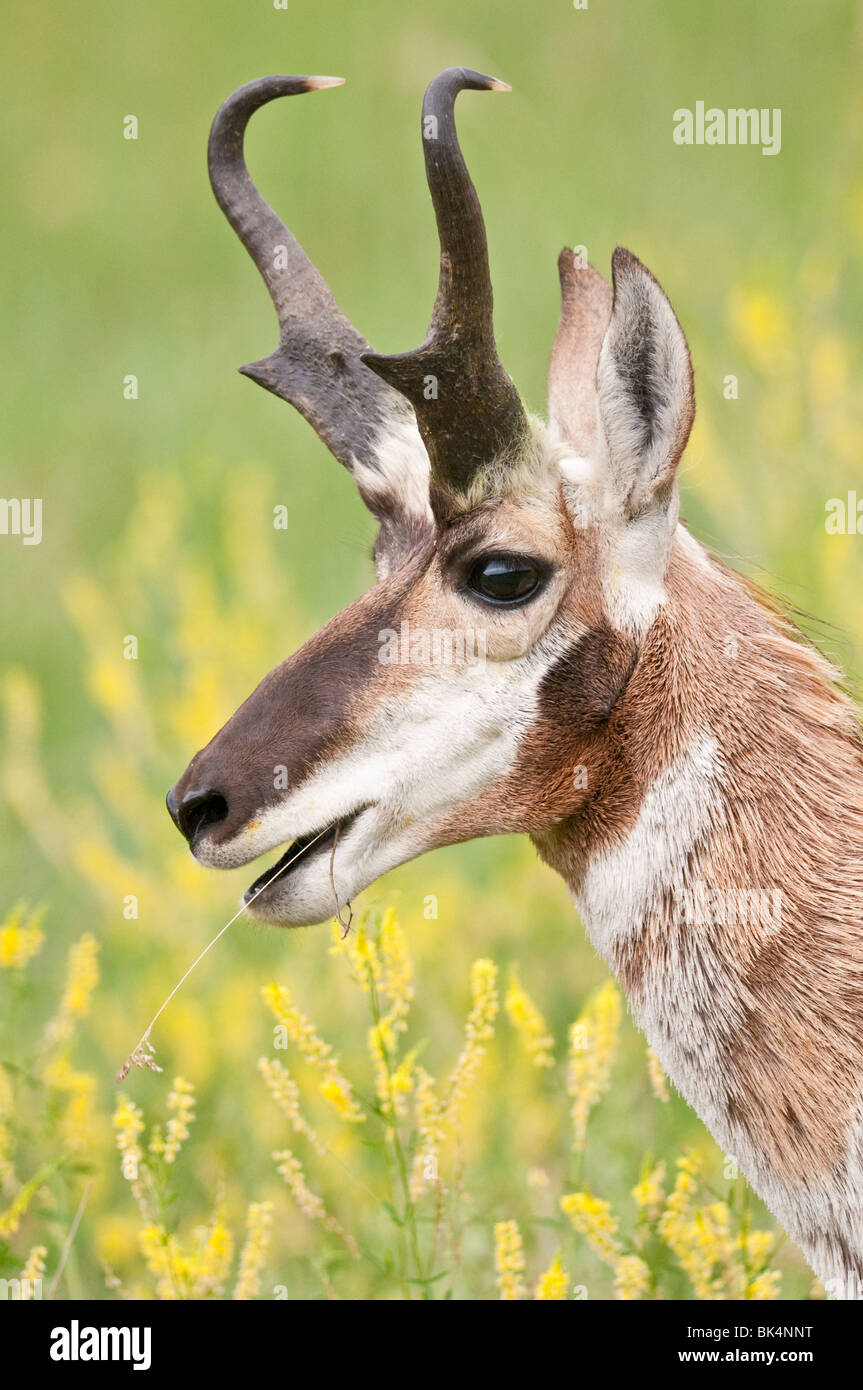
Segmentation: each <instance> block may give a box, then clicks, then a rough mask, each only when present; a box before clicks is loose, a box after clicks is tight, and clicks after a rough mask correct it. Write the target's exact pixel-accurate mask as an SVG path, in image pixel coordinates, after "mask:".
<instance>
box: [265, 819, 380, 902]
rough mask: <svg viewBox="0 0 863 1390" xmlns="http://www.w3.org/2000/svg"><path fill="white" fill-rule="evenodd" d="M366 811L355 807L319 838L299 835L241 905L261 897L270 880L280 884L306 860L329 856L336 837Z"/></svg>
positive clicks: (317, 833)
mask: <svg viewBox="0 0 863 1390" xmlns="http://www.w3.org/2000/svg"><path fill="white" fill-rule="evenodd" d="M366 810H368V806H360V807H358V808H357V810H356V811H353V812H352V813H351V814H350V815H349V816H345V817H343V819H342V820H337V821H333V823H332V825H330V826H328V827H327V828H326V830H325V831H324V832H323V834H321V832H320V831H319V830H318V831H315V832H314V833H313V834H309V835H300V836H299V837H298V838H297V839H296V840H294V841H293V842H292V843H291V844H290V845H288V848H287V849H286V850H285V852H284V854H283V855H282V856H281V858H280V859H277V860H276V862H275V864H271V865H270V867H269V868H268V869H265V870H264V872H263V873H262V874H261V875H260V877H259V878H256V879H255V881H254V883H252V884H250V885H249V887H248V888H247V889H246V891H245V893H244V894H243V902H244V903H249V902H251V900H252V898H255V897H258V895H260V894H263V890H264V889H265V888H266V887H267V886H268V885H269V884H270V883H272V882H273V880H274V879H278V880H279V881H280V882H281V881H282V880H283V879H285V878H288V877H289V876H290V875H291V874H292V873H293V872H294V870H295V869H297V868H299V866H300V865H301V864H307V863H308V862H309V860H310V859H315V858H317V857H318V855H321V854H324V853H329V854H332V852H333V847H334V846H335V843H336V837H337V836H338V838H340V839H341V838H342V837H343V836H344V835H345V833H346V832H347V831H348V830H350V828H351V826H352V825H353V824H354V821H356V820H357V818H358V817H359V816H360V815H362V813H363V811H366ZM289 866H290V867H289Z"/></svg>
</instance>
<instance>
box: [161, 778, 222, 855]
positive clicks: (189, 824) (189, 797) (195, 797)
mask: <svg viewBox="0 0 863 1390" xmlns="http://www.w3.org/2000/svg"><path fill="white" fill-rule="evenodd" d="M168 810H169V811H170V812H171V815H172V816H173V818H174V821H175V822H176V824H177V825H178V826H179V828H180V830H181V831H182V832H183V834H184V835H185V837H186V839H187V840H188V841H189V843H190V844H191V842H192V841H193V840H194V839H195V837H196V836H197V835H199V834H200V833H201V831H202V830H203V829H204V828H205V827H206V826H208V825H217V824H218V822H219V821H222V820H224V819H225V817H226V816H227V814H228V803H227V801H226V800H225V798H224V797H223V796H222V793H221V792H217V791H215V790H214V789H212V788H207V790H206V791H194V792H187V793H186V795H185V796H184V797H183V800H182V801H181V802H180V804H179V806H176V807H175V809H172V808H171V802H170V799H169V801H168Z"/></svg>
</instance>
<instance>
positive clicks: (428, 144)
mask: <svg viewBox="0 0 863 1390" xmlns="http://www.w3.org/2000/svg"><path fill="white" fill-rule="evenodd" d="M465 90H471V91H510V88H509V87H508V86H507V84H506V83H505V82H499V81H498V80H497V79H496V78H494V77H487V76H485V75H484V74H483V73H479V72H474V71H472V70H471V69H470V68H461V67H455V68H447V69H446V70H445V71H444V72H442V73H439V74H438V76H437V77H435V78H434V79H433V81H432V82H431V83H430V84H429V86H428V89H427V91H426V94H425V100H424V101H423V109H422V135H423V149H424V152H425V166H426V177H427V179H428V185H429V191H430V193H431V196H432V202H433V204H434V210H435V217H436V219H437V227H438V235H439V238H440V278H439V282H438V292H437V298H436V300H435V305H434V311H433V313H432V320H431V324H430V326H429V330H428V333H427V335H426V339H425V342H424V343H423V344H422V345H421V346H420V347H418V348H416V349H415V350H414V351H413V352H406V353H400V354H397V355H395V356H382V355H380V354H378V353H374V352H366V353H364V354H363V361H364V362H365V363H366V364H367V365H368V366H369V367H371V368H372V370H373V371H374V372H376V373H377V374H378V376H380V377H383V379H384V381H387V382H389V383H390V385H391V386H394V387H395V388H396V389H397V390H398V391H400V392H401V393H402V394H403V395H404V396H406V397H407V399H408V400H409V401H410V402H411V404H412V405H413V408H414V410H415V412H416V417H417V423H418V424H419V428H420V433H421V435H422V437H423V440H424V442H425V445H426V449H427V450H428V453H429V457H430V459H431V465H432V484H433V487H434V486H436V487H439V488H443V489H444V490H445V491H452V490H456V491H463V490H465V489H466V488H467V487H469V485H470V483H471V481H472V480H473V478H474V477H475V475H476V474H477V472H478V471H481V469H482V467H483V465H484V464H487V463H489V462H491V460H492V459H494V458H496V457H500V456H501V454H506V453H510V452H514V451H515V450H516V449H517V447H518V445H519V443H520V442H521V441H522V440H523V439H524V438H525V437H526V434H527V418H526V416H525V412H524V409H523V407H522V404H521V400H520V399H519V395H518V392H517V391H516V388H515V386H514V385H513V383H512V381H511V379H510V377H509V376H508V375H507V373H506V371H505V369H504V367H503V365H502V364H501V361H500V359H499V357H498V355H497V347H496V345H495V340H494V324H493V295H492V287H491V276H490V274H489V265H488V244H487V241H486V233H485V223H484V222H483V216H482V210H481V208H480V205H479V199H478V198H477V194H476V189H475V188H474V186H473V183H472V181H471V177H470V174H469V173H468V171H467V166H466V165H465V162H464V157H463V155H462V152H461V149H460V148H459V143H458V136H457V134H456V128H455V115H454V109H453V108H454V105H455V99H456V97H457V96H458V94H459V92H462V91H465Z"/></svg>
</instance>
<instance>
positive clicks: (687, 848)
mask: <svg viewBox="0 0 863 1390" xmlns="http://www.w3.org/2000/svg"><path fill="white" fill-rule="evenodd" d="M832 675H833V673H832V671H831V668H830V667H829V666H828V663H827V662H826V661H825V660H824V659H823V658H821V657H820V656H819V655H818V654H817V653H815V652H813V651H812V650H811V649H810V648H808V647H806V646H804V645H803V644H802V643H801V642H800V641H798V640H795V637H794V635H793V631H792V629H790V627H789V625H788V624H787V623H786V622H785V621H784V620H783V619H782V618H781V617H780V616H779V615H778V614H776V613H775V612H771V611H770V610H769V609H768V608H766V607H765V606H764V605H763V604H762V603H761V602H759V601H757V599H756V598H755V597H754V596H753V595H752V594H750V592H749V591H748V590H747V588H746V587H745V586H744V584H743V583H742V582H741V581H740V580H739V579H737V578H736V577H735V576H733V575H731V574H730V573H729V572H728V571H727V570H725V569H724V568H723V567H722V566H720V565H719V564H718V563H715V562H713V561H711V560H708V559H707V558H706V556H703V555H702V554H700V553H699V552H698V550H697V549H696V548H695V546H694V544H693V543H692V542H691V541H690V540H689V539H688V538H684V537H681V539H680V542H679V543H678V546H677V547H676V550H675V557H674V560H673V561H672V565H671V569H670V572H669V575H668V595H667V602H666V604H665V605H664V606H663V607H662V608H661V609H660V611H659V613H658V614H657V617H656V619H655V621H654V623H653V625H652V627H651V629H650V631H649V633H648V634H647V636H646V637H645V639H644V641H643V642H642V644H641V646H640V651H639V656H638V659H637V661H636V664H635V668H634V671H633V674H632V678H631V680H630V682H629V685H628V687H627V690H626V692H625V694H624V696H623V697H622V699H621V701H620V703H619V705H618V707H617V709H616V710H615V712H614V714H613V716H612V719H611V721H610V725H609V730H608V740H609V746H608V747H606V749H605V751H604V755H603V756H604V762H605V765H606V766H615V767H616V768H617V769H618V771H617V775H616V776H615V778H614V779H610V778H608V779H603V778H600V779H599V781H598V783H597V792H596V797H595V800H594V801H593V803H592V805H591V808H590V811H589V813H588V816H587V817H585V818H582V819H581V820H580V821H579V822H578V823H577V824H573V826H568V827H566V828H565V829H564V830H563V831H562V832H561V833H559V834H558V836H557V837H556V838H555V839H554V841H553V842H550V841H544V842H541V843H540V844H539V848H540V851H541V852H542V853H543V854H544V856H545V857H546V858H547V859H548V860H549V861H550V862H551V863H552V864H553V865H554V866H555V867H556V868H558V869H559V871H560V872H562V874H563V876H564V877H565V878H566V879H567V881H568V882H569V884H570V887H571V888H572V890H573V892H574V894H575V897H576V900H577V902H578V905H579V908H580V911H581V914H582V916H583V919H584V922H585V925H586V928H587V931H588V933H589V935H590V937H591V939H592V941H593V943H594V945H595V946H596V948H597V949H598V950H599V951H600V952H601V953H602V954H603V955H604V956H605V958H606V959H607V960H608V962H609V964H610V965H611V966H612V968H613V969H614V970H615V972H616V973H617V974H618V975H619V977H620V979H621V981H622V983H623V984H624V986H625V988H626V990H627V993H628V995H629V999H630V1003H631V1006H632V1009H633V1013H634V1015H635V1017H636V1019H637V1020H638V1022H639V1024H640V1025H641V1026H642V1027H643V1029H644V1031H645V1033H646V1034H647V1037H648V1039H649V1041H650V1042H651V1044H652V1045H653V1047H654V1048H655V1049H656V1051H657V1053H658V1054H659V1057H660V1059H661V1061H662V1063H663V1065H664V1067H665V1069H666V1071H667V1072H668V1074H669V1076H670V1077H671V1078H672V1080H673V1081H674V1083H675V1084H676V1085H677V1087H678V1088H679V1089H680V1091H681V1092H682V1094H683V1095H684V1096H685V1097H686V1099H687V1100H688V1101H689V1102H690V1104H692V1105H693V1107H694V1108H695V1109H696V1110H697V1111H698V1112H699V1114H700V1115H701V1116H702V1118H703V1119H704V1120H705V1122H706V1123H707V1125H708V1126H709V1128H710V1129H711V1130H712V1132H713V1134H714V1136H715V1137H716V1139H717V1140H718V1142H719V1143H720V1144H721V1145H722V1147H723V1148H724V1149H725V1151H726V1152H727V1153H728V1154H730V1155H734V1156H735V1157H736V1158H737V1159H738V1161H739V1163H740V1166H741V1168H742V1170H743V1172H744V1173H745V1174H746V1176H747V1177H748V1178H749V1180H750V1181H751V1183H752V1185H753V1186H754V1187H755V1189H756V1190H757V1191H758V1192H759V1193H760V1194H761V1195H762V1196H763V1197H764V1199H765V1200H766V1201H767V1202H768V1204H769V1205H770V1206H771V1207H772V1208H773V1210H774V1211H775V1212H776V1214H777V1216H778V1217H779V1219H780V1220H781V1221H782V1222H783V1224H784V1225H785V1226H786V1227H787V1229H788V1230H789V1231H790V1232H791V1234H792V1235H793V1236H794V1237H795V1238H796V1239H797V1240H798V1241H799V1243H800V1244H801V1246H802V1247H803V1249H804V1250H805V1252H806V1253H807V1255H808V1257H809V1259H810V1261H811V1262H812V1264H813V1267H814V1268H815V1269H816V1271H817V1272H818V1273H819V1275H820V1276H821V1277H822V1279H824V1280H825V1282H826V1281H828V1280H830V1281H837V1284H836V1292H837V1293H838V1294H839V1295H840V1296H843V1295H844V1296H848V1290H849V1287H850V1291H851V1293H852V1294H856V1295H859V1293H860V1281H861V1280H863V1125H861V1119H860V1117H861V1113H863V1106H861V1101H863V1028H861V1023H863V926H861V919H863V858H861V853H860V845H861V841H863V778H861V773H863V758H861V743H860V737H859V733H858V726H857V716H856V713H855V711H854V709H853V707H852V706H851V705H850V703H849V702H848V701H847V700H846V699H845V697H844V696H843V695H841V694H839V693H838V692H837V690H836V688H835V686H834V685H833V683H832ZM621 770H622V771H621ZM588 771H589V769H588ZM603 784H605V785H608V786H609V787H610V786H612V785H613V797H612V802H611V804H607V803H606V801H605V799H604V795H603V790H604V786H603Z"/></svg>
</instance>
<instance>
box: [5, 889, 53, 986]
mask: <svg viewBox="0 0 863 1390" xmlns="http://www.w3.org/2000/svg"><path fill="white" fill-rule="evenodd" d="M43 916H44V909H39V910H38V911H36V912H31V913H30V914H29V916H28V915H27V912H26V909H25V908H24V906H23V904H19V905H18V906H17V907H13V909H12V911H11V912H10V913H9V914H8V915H7V917H6V919H5V921H4V922H3V923H2V924H0V970H23V969H24V967H25V965H26V964H27V962H28V961H30V960H32V959H33V957H34V956H36V955H38V954H39V952H40V951H41V949H42V943H43V941H44V940H45V933H44V932H43V931H42V927H41V923H42V918H43Z"/></svg>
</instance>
